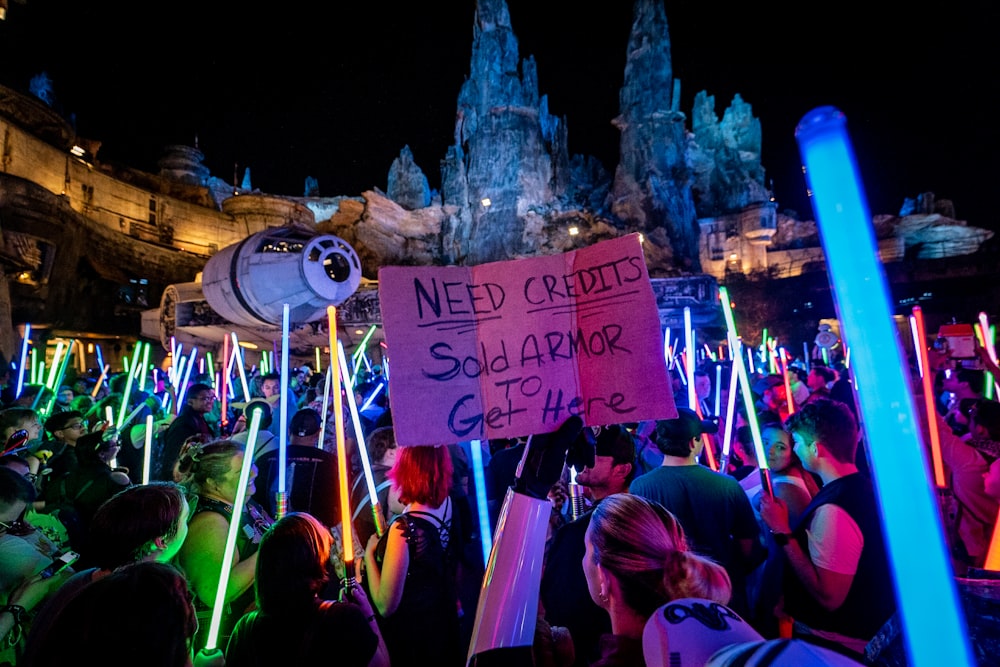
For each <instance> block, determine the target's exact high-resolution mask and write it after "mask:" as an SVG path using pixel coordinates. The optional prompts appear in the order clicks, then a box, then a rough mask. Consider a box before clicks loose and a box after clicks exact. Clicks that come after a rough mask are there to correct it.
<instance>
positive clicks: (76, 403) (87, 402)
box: [69, 394, 95, 415]
mask: <svg viewBox="0 0 1000 667" xmlns="http://www.w3.org/2000/svg"><path fill="white" fill-rule="evenodd" d="M94 402H95V401H94V397H93V396H91V395H90V394H78V395H76V396H74V397H73V400H72V401H70V404H69V409H70V410H76V411H77V412H79V413H80V414H82V415H85V414H87V412H89V411H90V409H91V408H92V407H94Z"/></svg>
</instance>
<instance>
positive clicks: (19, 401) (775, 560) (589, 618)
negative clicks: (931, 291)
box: [0, 350, 1000, 667]
mask: <svg viewBox="0 0 1000 667" xmlns="http://www.w3.org/2000/svg"><path fill="white" fill-rule="evenodd" d="M931 352H932V353H933V350H932V351H931ZM719 364H721V365H722V366H723V368H724V372H725V375H728V374H729V372H731V369H730V368H728V365H727V364H725V363H724V362H715V361H713V360H706V361H705V362H704V363H703V365H702V367H700V368H699V369H698V370H697V372H696V384H695V388H696V391H695V392H694V394H695V400H696V401H697V403H696V404H691V403H690V402H689V400H688V392H687V388H686V387H685V386H684V384H683V383H684V379H685V378H683V377H682V376H681V374H680V373H679V372H678V370H677V369H672V370H671V374H672V378H673V379H674V381H675V386H674V389H675V393H674V402H675V404H676V405H677V409H678V415H677V417H676V418H673V419H662V420H658V421H655V422H640V423H622V424H609V425H603V426H586V427H584V426H583V424H582V422H580V420H579V418H570V419H568V420H567V422H566V423H564V424H563V425H562V427H561V428H560V429H557V430H556V431H554V432H552V433H549V434H535V435H534V436H532V437H533V439H534V440H533V441H532V440H530V439H528V438H512V439H508V440H493V441H488V440H487V441H483V442H482V445H481V450H480V451H478V452H473V451H472V450H471V447H472V446H474V445H473V443H472V442H463V443H448V444H442V445H441V446H411V447H398V446H397V444H396V442H395V437H394V432H393V431H394V425H393V422H392V415H391V410H390V409H389V402H388V400H387V397H386V389H387V387H385V385H384V384H382V385H381V386H379V384H378V383H377V382H376V381H375V380H379V379H380V378H378V377H375V378H367V380H371V381H365V382H359V383H358V385H357V387H356V388H355V392H354V396H353V398H354V402H355V404H356V405H364V404H368V409H366V411H365V414H364V415H361V421H360V422H359V423H358V424H357V425H355V424H354V422H353V420H352V415H351V413H350V411H349V410H347V408H346V406H345V408H344V413H343V415H341V419H340V425H341V426H342V428H343V430H342V431H341V433H339V434H338V430H337V426H338V419H337V418H336V415H334V414H333V410H334V408H333V405H334V401H333V397H332V396H327V402H326V403H325V404H324V402H323V399H324V392H323V390H322V387H321V380H322V377H323V376H322V374H321V373H316V372H312V371H311V369H309V368H308V367H307V366H304V367H300V368H297V369H295V371H294V374H293V375H292V377H291V378H290V381H289V382H288V385H287V386H283V385H282V382H281V376H280V375H278V374H276V373H271V374H260V373H256V372H254V369H250V374H251V376H250V382H249V386H250V395H248V396H241V395H238V387H239V383H234V387H235V388H236V390H237V395H234V396H229V397H227V399H228V400H227V401H226V409H225V411H223V410H222V401H220V400H219V399H220V396H219V394H220V392H222V391H223V390H224V389H225V388H223V387H216V386H215V380H214V378H213V377H212V376H211V375H207V374H205V375H200V376H195V377H193V378H191V380H190V381H189V383H188V385H187V386H186V387H185V388H184V391H183V392H182V393H181V394H180V401H181V405H180V409H179V410H177V409H176V408H175V407H172V406H176V405H177V400H178V396H177V395H176V390H172V389H171V388H170V387H169V383H166V384H165V385H164V386H157V387H152V388H151V389H150V391H149V392H145V391H138V390H133V391H132V393H131V394H130V395H128V396H125V393H124V390H125V388H126V386H127V383H126V380H127V376H126V374H125V373H122V374H118V375H112V376H111V377H110V378H107V379H106V381H105V378H104V377H103V376H101V378H100V380H101V382H100V383H98V379H97V378H95V377H94V376H93V375H92V374H88V375H85V376H83V377H79V378H68V379H67V380H66V383H65V384H64V385H63V386H61V387H60V388H59V391H57V392H52V391H51V390H49V389H46V388H45V387H41V386H35V385H26V386H25V387H24V391H23V392H22V393H21V395H18V396H14V395H13V394H12V392H11V389H10V387H7V388H6V389H5V390H4V395H3V398H4V407H3V408H2V410H0V443H3V455H2V457H0V603H2V606H0V663H2V664H7V665H10V666H12V667H14V666H17V667H20V666H21V665H42V666H48V665H56V664H57V663H61V664H65V663H66V662H67V661H68V660H69V659H75V660H80V659H83V660H84V661H88V660H93V661H95V662H98V663H100V664H104V665H116V664H125V663H126V662H128V663H134V662H135V661H137V660H138V661H142V662H144V663H146V664H159V665H164V667H168V666H169V667H181V666H185V665H189V664H192V663H193V664H199V665H223V664H226V665H232V666H244V665H273V664H276V663H279V662H281V663H288V664H296V665H309V664H320V663H321V662H328V661H331V660H333V661H334V662H336V664H342V663H343V664H350V665H377V666H386V665H393V666H399V667H403V666H406V665H414V666H417V665H429V664H433V665H441V666H444V667H449V666H451V667H460V666H462V665H467V664H475V665H479V666H481V667H485V666H486V665H492V664H498V665H499V664H510V665H517V664H525V665H527V664H531V665H537V666H538V667H571V666H572V667H595V666H601V667H610V666H619V665H620V666H643V665H646V666H648V667H658V666H660V665H664V666H666V665H712V666H714V667H719V666H721V665H736V664H757V663H751V662H748V661H750V660H752V659H760V656H763V655H765V654H766V655H769V656H772V658H773V659H774V662H768V663H760V664H817V665H822V664H828V665H857V664H868V665H874V664H879V663H878V655H877V650H878V647H873V646H872V645H871V642H872V639H873V638H874V637H875V636H876V634H877V633H879V632H880V630H881V629H882V628H883V627H884V626H885V625H886V624H887V623H888V622H890V620H892V619H893V618H894V617H895V616H896V615H897V614H898V609H897V601H896V596H895V592H894V588H893V576H892V571H891V567H890V563H889V558H888V554H887V550H886V545H885V544H884V541H883V530H882V526H881V515H880V513H879V510H878V499H877V489H876V487H875V484H874V482H873V480H872V477H871V475H870V474H869V469H868V465H867V455H866V449H867V448H868V447H870V446H873V443H868V442H866V439H865V433H864V427H863V424H862V423H861V421H860V419H859V413H858V410H857V406H856V405H855V403H854V391H853V389H852V382H854V381H855V380H854V379H853V378H851V376H850V371H849V369H847V368H846V367H844V366H843V364H841V365H840V368H834V367H829V366H827V365H826V364H824V363H823V362H822V361H821V360H819V359H811V360H808V361H800V362H795V363H793V364H792V365H791V366H790V367H789V368H788V369H785V370H784V373H767V372H759V373H756V374H755V376H754V377H753V382H752V384H753V387H752V393H753V396H754V398H755V400H756V402H755V404H754V405H751V406H746V405H744V404H743V401H742V397H739V398H738V400H736V406H737V407H736V409H735V410H734V411H733V412H732V414H731V415H727V414H726V411H725V410H724V409H719V406H725V405H726V404H727V403H728V400H727V399H728V396H727V394H726V392H727V388H728V385H729V383H728V377H726V378H724V377H723V373H722V372H716V370H715V367H716V366H717V365H719ZM984 367H985V368H986V370H989V371H992V372H993V373H995V375H993V377H1000V372H998V370H1000V369H997V368H996V367H995V365H993V364H992V361H991V360H990V359H989V357H988V356H987V355H986V354H985V353H982V354H980V358H979V359H976V360H972V362H971V363H970V362H966V363H961V362H959V363H956V362H955V361H954V360H950V359H948V358H947V357H941V356H934V355H933V354H932V367H931V369H929V372H932V373H933V374H934V377H935V383H934V391H935V397H934V398H935V405H936V413H935V414H934V415H933V416H932V418H933V419H934V420H935V422H936V426H937V427H938V430H939V431H940V434H941V453H942V458H943V464H944V468H945V471H946V474H947V491H948V493H947V494H944V495H943V496H942V497H944V498H946V499H947V501H948V502H947V503H943V506H942V515H943V516H942V518H943V519H944V523H945V525H946V527H947V531H946V539H947V541H948V544H947V547H948V550H949V552H950V553H951V555H952V562H953V567H954V570H955V574H956V576H966V575H967V574H969V573H970V572H974V571H976V570H977V569H981V568H983V567H984V565H985V558H986V554H987V551H988V548H989V542H990V538H991V535H992V531H993V528H994V525H995V523H996V520H997V516H998V512H1000V463H998V461H1000V404H998V403H997V402H996V400H995V399H993V398H989V397H988V396H992V393H991V391H990V389H991V388H990V387H989V386H987V385H986V382H987V381H988V377H990V376H988V375H987V373H986V370H983V368H984ZM786 373H787V374H788V377H786V375H785V374H786ZM793 376H794V377H793ZM716 384H719V386H718V387H717V386H716ZM376 387H379V388H378V389H375V388H376ZM373 390H374V391H375V392H376V393H375V394H374V395H373V393H372V392H373ZM921 391H922V383H921V381H920V377H919V375H917V374H916V372H915V373H914V381H913V392H914V395H915V396H918V395H920V393H921ZM46 392H48V393H46ZM713 392H715V393H717V396H716V399H715V401H714V402H713V401H712V400H711V396H712V394H713ZM720 398H721V399H722V400H720ZM369 399H372V400H369ZM123 401H124V403H125V405H124V406H122V402H123ZM720 412H721V413H722V414H718V413H720ZM120 413H128V414H130V415H131V416H132V417H133V418H132V420H131V422H130V423H128V424H116V423H115V416H117V415H118V414H120ZM147 416H151V417H152V420H151V421H150V422H147V420H146V417H147ZM926 416H927V415H926V414H925V415H924V417H925V418H926ZM251 418H256V419H257V420H258V422H257V423H258V424H259V430H258V431H256V436H257V437H256V440H255V441H254V442H253V443H251V442H250V441H249V437H248V436H249V435H250V423H251V421H252V419H251ZM751 419H753V421H754V422H756V424H757V425H759V428H758V429H757V431H758V433H759V435H760V440H761V441H760V443H755V442H754V441H753V434H754V429H753V428H751ZM283 422H284V424H283ZM729 422H732V423H729ZM149 423H151V424H152V432H151V433H147V432H146V429H147V428H149V426H148V425H147V424H149ZM282 425H284V431H282V428H281V427H282ZM928 426H929V421H925V423H924V424H923V428H924V430H925V431H927V430H928ZM338 437H342V438H343V440H342V442H343V443H344V444H345V451H346V452H347V454H348V458H349V461H348V462H347V463H346V464H345V467H346V469H347V470H348V472H349V475H350V476H351V478H350V480H349V483H348V487H349V489H350V490H349V494H350V499H349V501H348V502H347V506H348V507H349V509H350V512H351V516H350V517H343V516H341V502H340V484H339V479H338V472H339V469H340V466H339V465H338V460H337V449H338V448H337V443H338ZM282 440H284V442H285V449H284V451H283V452H282V451H281V446H280V442H281V441H282ZM147 443H149V444H148V447H149V450H150V451H148V452H147ZM251 444H252V447H251ZM362 444H363V445H364V446H362ZM758 444H759V445H760V447H761V448H762V450H763V452H764V455H765V457H766V466H765V467H766V468H767V472H766V475H765V474H763V472H762V466H761V465H760V463H761V462H759V461H758V460H757V455H756V453H755V452H756V451H757V445H758ZM730 445H731V446H730ZM147 455H148V456H147ZM480 455H481V456H482V459H483V461H484V462H485V468H484V471H483V473H484V481H485V484H484V486H485V489H484V493H485V498H486V503H487V505H486V507H484V508H482V509H483V510H484V512H485V513H486V514H487V516H488V517H489V519H488V524H489V528H488V529H489V531H490V533H491V534H490V535H485V534H482V530H483V529H482V528H481V527H480V525H479V524H478V523H477V522H476V521H475V520H474V518H473V517H475V516H476V515H477V511H478V510H479V507H478V502H479V501H478V500H477V494H476V493H475V490H476V489H474V487H473V483H472V482H471V481H470V480H471V478H472V477H473V475H472V471H471V463H470V461H472V460H475V459H476V458H479V456H480ZM247 457H252V458H251V460H249V461H247V460H246V459H247ZM362 457H366V458H364V459H362ZM928 460H930V455H929V454H928ZM282 461H284V466H285V467H284V469H281V468H280V466H281V463H282ZM366 464H367V465H366ZM147 466H148V468H149V469H148V470H147V469H146V467H147ZM248 471H249V472H248ZM368 473H370V475H371V479H369V475H368ZM931 474H932V471H931V470H930V467H929V468H928V476H929V477H928V479H930V475H931ZM241 483H243V484H245V486H243V487H242V488H241ZM372 487H374V491H375V496H374V497H371V496H370V489H371V488H372ZM518 497H520V498H522V499H527V500H526V501H524V502H526V503H527V504H525V505H524V506H523V507H519V506H518V502H520V501H518V500H517V498H518ZM240 499H242V505H237V502H238V501H239V500H240ZM526 507H527V508H530V512H529V513H527V514H523V515H522V514H519V512H522V511H523V510H524V508H526ZM539 508H540V509H539ZM236 517H238V521H239V524H238V526H237V527H235V528H234V527H232V526H231V524H232V523H233V522H234V520H235V519H236ZM234 537H235V540H233V538H234ZM486 539H490V540H492V541H493V543H494V557H493V560H492V562H493V565H494V567H495V569H494V570H493V571H492V572H487V569H486V563H484V562H483V556H482V552H481V549H480V547H481V545H482V542H483V540H486ZM348 543H350V545H351V548H350V550H349V552H345V545H347V544H348ZM532 544H541V545H543V547H542V551H541V559H540V560H539V562H537V563H535V562H524V561H522V560H519V559H517V558H508V559H504V558H501V557H500V556H498V555H497V554H498V553H502V551H503V550H504V549H507V550H508V551H510V552H513V551H515V550H518V549H526V548H529V547H530V546H531V545H532ZM227 558H228V559H229V562H228V563H225V561H226V559H227ZM505 563H508V564H510V567H514V568H517V569H518V570H519V571H518V572H517V573H516V574H517V576H514V577H512V578H510V579H507V580H504V578H503V576H501V575H502V570H503V568H504V567H505ZM224 565H225V567H224ZM224 573H225V574H224ZM484 575H486V576H485V578H484ZM223 576H225V577H226V578H225V580H224V581H223V585H220V578H222V577H223ZM490 586H501V587H502V586H509V587H510V590H507V591H506V592H505V593H504V594H503V595H486V591H487V590H488V589H489V587H490ZM220 596H223V597H222V598H221V599H220ZM521 598H524V599H525V600H526V603H525V604H519V603H518V602H517V601H518V600H520V599H521ZM521 613H524V614H527V615H529V616H531V615H533V614H534V617H532V618H528V619H527V620H526V622H523V623H520V627H519V628H518V629H517V631H516V632H523V631H524V630H525V628H527V629H528V630H529V631H530V635H531V636H530V637H529V638H528V640H527V644H525V645H518V646H515V647H514V648H518V649H524V650H523V651H521V652H520V653H518V652H514V653H511V652H504V651H499V652H495V651H492V650H487V651H483V650H482V648H483V646H484V642H486V644H489V642H490V641H499V639H500V635H501V634H502V633H501V632H500V631H499V630H497V629H496V628H499V627H501V626H503V625H504V624H507V623H511V622H513V619H515V617H517V616H518V614H521ZM505 616H506V617H507V618H505ZM213 619H220V620H219V622H218V625H217V627H216V626H215V625H214V624H213ZM490 619H503V620H497V621H496V622H495V626H496V627H495V628H494V630H495V632H494V633H493V636H490V637H487V635H488V634H489V633H487V632H486V631H485V629H484V625H485V624H487V623H490V622H491V621H490ZM516 632H515V634H516ZM213 633H216V634H215V635H214V636H213ZM514 644H517V642H514ZM499 646H502V647H503V648H506V649H510V648H512V646H511V643H510V642H509V641H506V643H505V642H499V643H498V647H499ZM334 655H335V656H336V658H335V659H334V658H332V657H331V656H334ZM754 656H757V658H754ZM782 656H784V657H782ZM803 656H806V657H803ZM782 659H785V660H787V662H781V660H782ZM795 660H799V662H795ZM802 660H806V662H801V661H802Z"/></svg>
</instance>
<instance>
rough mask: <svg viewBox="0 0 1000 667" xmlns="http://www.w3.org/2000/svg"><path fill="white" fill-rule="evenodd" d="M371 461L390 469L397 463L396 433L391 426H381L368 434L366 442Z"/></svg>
mask: <svg viewBox="0 0 1000 667" xmlns="http://www.w3.org/2000/svg"><path fill="white" fill-rule="evenodd" d="M365 444H366V445H367V446H368V453H369V454H370V455H371V460H372V461H374V462H375V463H380V464H382V465H384V466H389V467H390V468H391V467H392V465H393V464H394V463H395V462H396V454H397V453H398V452H399V448H398V447H396V432H395V430H393V428H392V427H391V426H380V427H379V428H377V429H375V430H373V431H372V432H371V433H369V434H368V438H367V439H366V441H365Z"/></svg>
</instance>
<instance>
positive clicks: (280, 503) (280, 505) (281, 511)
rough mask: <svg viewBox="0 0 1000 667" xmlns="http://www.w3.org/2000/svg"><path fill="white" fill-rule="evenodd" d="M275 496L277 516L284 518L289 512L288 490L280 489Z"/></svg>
mask: <svg viewBox="0 0 1000 667" xmlns="http://www.w3.org/2000/svg"><path fill="white" fill-rule="evenodd" d="M274 497H275V501H276V502H275V507H277V514H278V516H277V518H279V519H280V518H282V517H283V516H285V514H287V513H288V492H287V491H278V492H277V493H275V494H274Z"/></svg>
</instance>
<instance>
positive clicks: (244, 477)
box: [205, 406, 263, 651]
mask: <svg viewBox="0 0 1000 667" xmlns="http://www.w3.org/2000/svg"><path fill="white" fill-rule="evenodd" d="M262 412H263V408H261V407H258V406H254V407H253V408H252V409H251V415H250V431H249V433H248V434H247V444H246V448H245V449H244V450H243V465H242V466H240V481H239V486H237V487H236V499H235V500H233V512H232V516H231V517H229V531H228V532H227V533H226V547H225V550H224V551H223V555H222V570H221V571H220V572H219V585H218V587H217V588H216V589H215V604H213V605H212V620H211V621H210V623H209V626H208V639H207V640H206V642H205V650H206V651H212V650H214V649H215V648H216V646H217V644H218V641H219V628H220V626H221V625H222V609H223V607H225V606H226V589H227V588H228V587H229V572H230V570H232V564H233V555H234V554H235V553H236V538H237V536H238V535H239V533H240V522H241V520H242V519H243V506H244V504H246V499H247V485H248V484H249V483H250V471H251V469H252V468H253V452H254V450H255V449H256V448H257V434H258V433H260V420H261V414H262Z"/></svg>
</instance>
